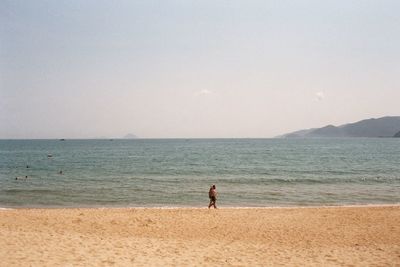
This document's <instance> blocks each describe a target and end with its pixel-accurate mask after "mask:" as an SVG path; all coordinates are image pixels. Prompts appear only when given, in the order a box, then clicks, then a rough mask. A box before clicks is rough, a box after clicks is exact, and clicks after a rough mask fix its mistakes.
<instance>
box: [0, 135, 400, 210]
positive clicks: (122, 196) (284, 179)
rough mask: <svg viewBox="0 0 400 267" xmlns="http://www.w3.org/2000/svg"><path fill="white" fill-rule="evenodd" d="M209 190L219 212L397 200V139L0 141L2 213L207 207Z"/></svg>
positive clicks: (399, 185) (399, 175) (399, 164)
mask: <svg viewBox="0 0 400 267" xmlns="http://www.w3.org/2000/svg"><path fill="white" fill-rule="evenodd" d="M60 172H61V173H60ZM25 176H27V177H28V178H25ZM16 178H17V179H16ZM211 184H215V185H216V187H217V191H218V193H219V197H218V201H217V204H218V205H220V206H225V207H253V206H254V207H265V206H313V205H353V204H354V205H358V204H362V205H364V204H398V203H400V139H395V138H376V139H374V138H368V139H358V138H357V139H356V138H353V139H134V140H65V141H62V140H0V207H204V206H207V204H208V190H209V187H210V185H211Z"/></svg>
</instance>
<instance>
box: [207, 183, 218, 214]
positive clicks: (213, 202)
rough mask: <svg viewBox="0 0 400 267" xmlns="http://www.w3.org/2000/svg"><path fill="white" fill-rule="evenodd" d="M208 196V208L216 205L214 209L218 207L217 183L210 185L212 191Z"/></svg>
mask: <svg viewBox="0 0 400 267" xmlns="http://www.w3.org/2000/svg"><path fill="white" fill-rule="evenodd" d="M208 197H209V198H210V204H208V208H210V207H211V206H214V209H216V208H217V204H216V202H217V189H216V188H215V184H213V185H212V186H211V187H210V191H208Z"/></svg>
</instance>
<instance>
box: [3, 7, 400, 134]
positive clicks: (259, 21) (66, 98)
mask: <svg viewBox="0 0 400 267" xmlns="http://www.w3.org/2000/svg"><path fill="white" fill-rule="evenodd" d="M385 115H400V1H397V0H394V1H382V0H375V1H367V0H359V1H349V0H343V1H338V0H332V1H321V0H315V1H296V0H290V1H284V0H276V1H247V0H246V1H231V0H229V1H215V0H212V1H187V0H182V1H164V0H160V1H99V0H93V1H87V0H85V1H81V0H79V1H74V0H66V1H41V0H38V1H25V0H24V1H16V0H10V1H8V0H1V1H0V138H93V137H113V138H115V137H121V136H124V135H125V134H127V133H134V134H136V135H138V136H140V137H148V138H153V137H154V138H158V137H188V138H190V137H273V136H276V135H279V134H283V133H286V132H289V131H294V130H298V129H302V128H311V127H321V126H324V125H326V124H335V125H338V124H343V123H346V122H354V121H357V120H361V119H366V118H371V117H381V116H385Z"/></svg>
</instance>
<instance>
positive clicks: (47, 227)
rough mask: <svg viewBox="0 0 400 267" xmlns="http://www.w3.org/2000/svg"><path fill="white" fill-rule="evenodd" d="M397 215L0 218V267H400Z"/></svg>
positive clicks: (84, 212)
mask: <svg viewBox="0 0 400 267" xmlns="http://www.w3.org/2000/svg"><path fill="white" fill-rule="evenodd" d="M399 222H400V206H347V207H346V206H344V207H307V208H221V209H217V210H214V209H210V210H209V209H207V208H65V209H60V208H54V209H52V208H46V209H22V208H18V209H3V210H0V226H1V227H0V258H1V261H0V266H189V265H196V266H205V265H211V264H212V265H217V266H284V265H289V266H300V265H306V266H322V265H324V266H400V223H399Z"/></svg>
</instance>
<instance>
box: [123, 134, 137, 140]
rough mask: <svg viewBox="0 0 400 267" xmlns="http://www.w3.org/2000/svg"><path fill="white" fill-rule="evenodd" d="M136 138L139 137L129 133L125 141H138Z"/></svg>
mask: <svg viewBox="0 0 400 267" xmlns="http://www.w3.org/2000/svg"><path fill="white" fill-rule="evenodd" d="M136 138H138V137H137V136H136V135H134V134H132V133H128V134H127V135H125V136H124V139H136Z"/></svg>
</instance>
